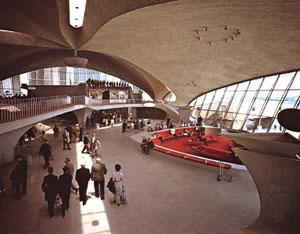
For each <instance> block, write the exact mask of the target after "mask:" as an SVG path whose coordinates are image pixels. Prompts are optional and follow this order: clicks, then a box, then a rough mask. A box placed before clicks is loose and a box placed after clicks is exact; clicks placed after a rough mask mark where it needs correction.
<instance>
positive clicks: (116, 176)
mask: <svg viewBox="0 0 300 234" xmlns="http://www.w3.org/2000/svg"><path fill="white" fill-rule="evenodd" d="M115 169H116V171H114V172H113V175H112V178H113V181H114V183H115V189H116V192H115V193H114V203H117V205H118V206H120V200H121V199H120V194H121V193H122V190H123V189H124V184H123V173H122V172H121V171H120V170H121V166H120V165H119V164H116V165H115Z"/></svg>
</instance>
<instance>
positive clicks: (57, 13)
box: [0, 0, 300, 105]
mask: <svg viewBox="0 0 300 234" xmlns="http://www.w3.org/2000/svg"><path fill="white" fill-rule="evenodd" d="M46 2H47V3H44V1H38V0H24V1H17V0H10V1H5V0H0V3H1V7H0V29H5V30H11V31H16V32H21V33H23V34H22V35H20V34H19V35H18V36H16V39H14V38H13V37H11V36H10V37H9V38H8V37H6V36H5V34H6V33H8V32H2V33H0V52H1V53H0V77H1V79H4V78H6V77H8V76H11V75H13V74H17V72H18V73H21V72H24V71H29V70H30V69H32V68H34V67H35V68H42V67H50V66H60V65H62V64H63V58H64V57H65V56H70V55H72V54H73V51H72V49H78V51H79V52H78V55H79V56H82V57H87V58H89V63H88V65H87V67H89V68H93V69H96V70H101V71H104V72H107V70H109V73H110V74H113V75H117V76H119V77H120V78H123V79H124V80H127V81H129V82H131V83H133V84H135V85H137V86H138V87H140V88H142V89H143V90H145V91H146V92H148V93H149V94H150V95H151V96H152V97H154V98H157V99H161V98H162V97H163V96H164V95H166V94H167V92H168V89H167V87H168V88H170V89H171V90H172V91H173V92H174V93H175V95H176V97H177V101H176V102H177V104H178V105H186V104H187V103H188V102H189V101H191V100H192V99H193V98H194V97H196V96H198V95H200V94H203V93H205V92H208V91H210V90H213V89H216V88H219V87H222V86H226V85H228V84H232V83H237V82H241V81H244V80H248V79H251V78H253V77H259V76H264V75H268V74H274V73H279V72H284V71H290V70H295V69H299V68H300V60H299V54H300V14H299V12H300V1H297V0H286V1H281V0H260V1H250V0H245V1H239V0H230V1H229V0H228V1H220V0H198V1H195V0H185V1H184V0H182V1H168V0H116V1H113V3H112V1H110V0H89V1H88V3H87V7H86V13H85V20H84V24H83V27H82V28H81V29H74V28H72V27H71V26H70V25H69V22H68V4H67V2H68V1H64V0H57V1H55V0H52V1H46ZM160 3H162V4H160ZM22 43H23V44H22ZM45 56H47V57H48V58H45ZM31 57H33V59H31ZM22 60H28V61H26V62H24V61H23V62H22ZM29 68H30V69H29ZM108 68H109V69H108Z"/></svg>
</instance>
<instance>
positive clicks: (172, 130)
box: [169, 128, 177, 139]
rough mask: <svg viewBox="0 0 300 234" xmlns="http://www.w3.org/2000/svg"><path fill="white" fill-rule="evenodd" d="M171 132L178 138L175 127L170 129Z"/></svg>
mask: <svg viewBox="0 0 300 234" xmlns="http://www.w3.org/2000/svg"><path fill="white" fill-rule="evenodd" d="M169 133H170V135H172V136H174V137H176V139H177V134H176V132H175V128H172V129H170V130H169Z"/></svg>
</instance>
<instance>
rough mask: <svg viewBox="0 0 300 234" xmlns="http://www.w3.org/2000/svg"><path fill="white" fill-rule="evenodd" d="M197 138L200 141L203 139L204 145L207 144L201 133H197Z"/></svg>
mask: <svg viewBox="0 0 300 234" xmlns="http://www.w3.org/2000/svg"><path fill="white" fill-rule="evenodd" d="M198 139H199V140H200V141H203V142H204V144H205V145H206V146H208V144H207V141H206V139H205V138H203V137H202V134H199V135H198Z"/></svg>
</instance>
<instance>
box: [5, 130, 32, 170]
mask: <svg viewBox="0 0 300 234" xmlns="http://www.w3.org/2000/svg"><path fill="white" fill-rule="evenodd" d="M31 127H32V125H27V126H25V127H21V128H18V129H16V130H14V131H10V132H6V133H3V134H0V142H1V143H2V145H1V147H0V165H3V164H6V163H9V162H12V161H13V160H14V154H15V147H16V145H17V143H18V140H19V138H20V137H21V136H22V135H23V134H24V133H25V132H26V131H27V130H28V129H30V128H31Z"/></svg>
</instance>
